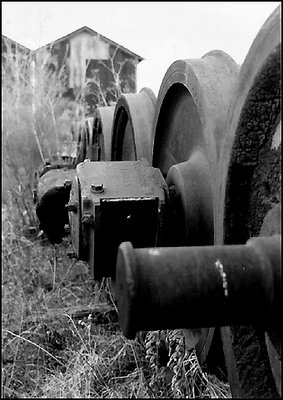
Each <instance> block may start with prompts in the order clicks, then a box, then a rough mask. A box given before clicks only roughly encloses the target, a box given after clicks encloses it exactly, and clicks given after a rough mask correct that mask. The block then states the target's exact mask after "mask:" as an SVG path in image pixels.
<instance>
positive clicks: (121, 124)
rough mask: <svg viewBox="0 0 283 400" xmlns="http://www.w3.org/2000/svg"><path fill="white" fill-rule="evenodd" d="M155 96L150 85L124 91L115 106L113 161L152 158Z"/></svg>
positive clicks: (149, 159)
mask: <svg viewBox="0 0 283 400" xmlns="http://www.w3.org/2000/svg"><path fill="white" fill-rule="evenodd" d="M155 102H156V98H155V95H154V93H153V92H152V90H151V89H149V88H143V89H142V90H141V91H140V92H139V93H134V94H132V93H130V94H123V95H122V96H121V97H120V98H119V100H118V102H117V104H116V107H115V112H114V117H113V127H112V153H111V157H112V160H117V161H121V160H124V161H129V160H140V159H142V158H145V159H147V160H148V161H149V162H150V163H151V160H152V146H153V136H152V124H153V117H154V108H155Z"/></svg>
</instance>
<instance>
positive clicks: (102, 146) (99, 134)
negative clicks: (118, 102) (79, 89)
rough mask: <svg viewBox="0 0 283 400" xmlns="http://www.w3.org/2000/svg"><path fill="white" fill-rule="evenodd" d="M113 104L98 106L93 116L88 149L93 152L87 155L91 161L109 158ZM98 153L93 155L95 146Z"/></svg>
mask: <svg viewBox="0 0 283 400" xmlns="http://www.w3.org/2000/svg"><path fill="white" fill-rule="evenodd" d="M114 110H115V106H108V107H98V108H96V109H95V111H94V116H93V135H92V137H91V144H90V149H91V152H92V154H93V156H92V157H88V158H89V159H90V160H91V161H110V160H111V135H112V132H111V131H112V123H113V115H114ZM96 147H97V149H98V153H99V154H97V155H96V157H95V156H94V153H95V148H96Z"/></svg>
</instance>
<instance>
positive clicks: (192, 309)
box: [116, 235, 281, 339]
mask: <svg viewBox="0 0 283 400" xmlns="http://www.w3.org/2000/svg"><path fill="white" fill-rule="evenodd" d="M280 238H281V236H279V235H277V236H274V237H271V238H269V237H268V238H255V239H253V240H251V241H249V242H248V243H247V245H233V246H205V247H175V248H150V249H133V247H132V245H131V243H129V242H124V243H122V244H121V245H120V247H119V250H118V255H117V265H116V294H117V300H118V309H119V319H120V326H121V329H122V331H123V333H124V335H125V336H126V337H127V338H129V339H133V338H134V337H135V335H136V332H137V331H140V330H156V329H176V328H198V327H212V326H226V325H235V324H236V325H237V324H245V323H255V324H259V325H266V324H267V325H270V324H273V323H274V314H273V309H274V302H276V304H277V303H278V301H279V297H280V296H281V286H280V288H278V286H276V285H278V283H276V285H275V284H274V276H277V274H278V271H279V270H280V266H281V259H280ZM267 248H268V249H269V250H268V251H267V250H266V249H267ZM275 289H276V290H275Z"/></svg>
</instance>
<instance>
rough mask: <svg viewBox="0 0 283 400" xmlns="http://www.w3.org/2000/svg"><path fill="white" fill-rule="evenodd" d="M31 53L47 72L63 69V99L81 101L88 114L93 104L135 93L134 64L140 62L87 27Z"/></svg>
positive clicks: (111, 100)
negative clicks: (46, 66) (44, 65)
mask: <svg viewBox="0 0 283 400" xmlns="http://www.w3.org/2000/svg"><path fill="white" fill-rule="evenodd" d="M34 53H35V56H36V59H37V61H38V62H42V61H44V62H46V63H47V64H48V66H49V68H50V69H51V70H54V71H56V70H57V71H60V70H62V69H63V70H64V74H65V76H66V79H65V84H66V92H65V93H64V96H65V97H68V98H70V100H72V101H76V102H77V101H84V102H85V104H86V106H87V108H88V109H89V111H91V110H93V108H94V107H95V105H97V104H100V105H109V104H111V103H112V102H113V101H116V99H117V96H118V95H119V94H120V93H121V92H123V93H127V92H128V93H129V92H130V93H131V92H132V93H134V92H136V73H137V64H138V63H139V62H140V61H142V60H143V58H142V57H141V56H139V55H137V54H135V53H133V52H132V51H130V50H128V49H126V48H125V47H123V46H121V45H119V44H117V43H115V42H113V41H112V40H110V39H108V38H106V37H105V36H102V35H100V34H99V33H97V32H95V31H94V30H92V29H90V28H88V27H87V26H84V27H82V28H80V29H78V30H76V31H74V32H72V33H70V34H68V35H66V36H64V37H62V38H60V39H57V40H55V41H54V42H52V43H49V44H47V45H45V46H43V47H41V48H39V49H37V50H35V52H34ZM46 54H47V55H48V57H47V56H46ZM46 57H47V59H46Z"/></svg>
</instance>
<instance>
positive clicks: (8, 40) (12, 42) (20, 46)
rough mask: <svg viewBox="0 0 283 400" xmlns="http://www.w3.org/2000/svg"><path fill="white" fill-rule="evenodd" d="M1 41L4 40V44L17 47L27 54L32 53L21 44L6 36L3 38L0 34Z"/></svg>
mask: <svg viewBox="0 0 283 400" xmlns="http://www.w3.org/2000/svg"><path fill="white" fill-rule="evenodd" d="M2 39H4V42H9V43H10V44H15V45H16V46H18V47H19V48H20V49H22V50H24V51H26V52H27V53H32V50H30V49H29V48H28V47H26V46H23V45H22V44H20V43H18V42H16V40H13V39H10V38H8V36H5V35H3V34H2Z"/></svg>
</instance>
